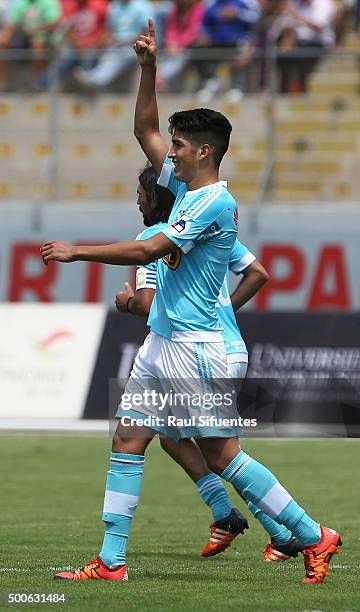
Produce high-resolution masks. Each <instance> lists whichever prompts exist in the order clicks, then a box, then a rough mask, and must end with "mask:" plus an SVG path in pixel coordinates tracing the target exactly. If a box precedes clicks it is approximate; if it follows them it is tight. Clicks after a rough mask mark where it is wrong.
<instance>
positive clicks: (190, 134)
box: [169, 108, 232, 168]
mask: <svg viewBox="0 0 360 612" xmlns="http://www.w3.org/2000/svg"><path fill="white" fill-rule="evenodd" d="M231 130H232V126H231V123H230V121H229V120H228V119H226V117H225V116H224V115H222V114H221V113H218V112H217V111H214V110H210V109H209V108H195V109H193V110H186V111H179V112H177V113H174V114H173V115H171V117H169V132H170V134H171V135H172V136H173V135H174V132H175V131H178V132H180V133H181V134H184V136H185V137H186V138H188V139H189V140H190V142H192V143H194V144H197V145H202V144H205V143H207V144H209V145H210V146H212V147H213V148H214V151H215V152H214V163H215V166H216V167H217V168H218V167H219V166H220V163H221V160H222V158H223V157H224V155H225V153H226V151H227V150H228V147H229V141H230V134H231Z"/></svg>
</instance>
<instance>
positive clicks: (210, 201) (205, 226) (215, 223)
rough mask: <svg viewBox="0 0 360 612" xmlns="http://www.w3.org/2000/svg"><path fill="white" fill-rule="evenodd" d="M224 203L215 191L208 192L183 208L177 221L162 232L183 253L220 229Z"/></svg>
mask: <svg viewBox="0 0 360 612" xmlns="http://www.w3.org/2000/svg"><path fill="white" fill-rule="evenodd" d="M223 215H224V203H223V202H222V200H221V197H219V193H217V192H216V191H214V192H210V193H209V194H206V196H203V197H201V198H200V199H199V202H198V203H192V206H191V207H190V208H189V209H188V210H184V211H183V212H182V214H181V216H180V218H179V219H177V221H175V222H174V223H173V224H172V225H169V226H168V227H166V228H165V229H163V230H162V232H163V233H164V234H165V236H167V238H169V240H171V241H172V242H174V244H176V246H178V247H179V248H180V249H181V250H182V251H183V253H184V254H186V253H188V252H189V251H191V249H192V248H193V247H194V246H195V245H196V244H199V243H202V242H206V240H209V239H210V238H213V237H214V236H218V235H219V234H220V233H221V231H222V227H221V226H222V223H221V217H223Z"/></svg>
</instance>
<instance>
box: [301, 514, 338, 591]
mask: <svg viewBox="0 0 360 612" xmlns="http://www.w3.org/2000/svg"><path fill="white" fill-rule="evenodd" d="M320 529H321V538H320V542H318V543H317V544H312V545H311V546H307V547H306V548H304V551H303V552H304V565H305V574H306V577H305V578H304V581H303V582H304V583H305V584H319V583H321V582H323V581H324V579H325V577H326V576H328V575H329V572H328V567H329V563H330V560H331V557H332V556H333V555H337V554H338V552H339V550H338V546H341V545H342V541H341V538H340V536H339V534H338V533H337V531H334V529H329V528H328V527H323V526H322V525H321V526H320Z"/></svg>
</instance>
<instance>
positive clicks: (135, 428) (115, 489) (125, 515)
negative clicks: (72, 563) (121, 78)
mask: <svg viewBox="0 0 360 612" xmlns="http://www.w3.org/2000/svg"><path fill="white" fill-rule="evenodd" d="M134 47H135V51H136V53H137V55H138V59H139V63H140V65H141V80H140V87H139V93H138V98H137V104H136V111H135V132H136V136H137V138H138V140H139V142H140V144H141V146H142V148H143V149H144V151H145V154H146V155H147V157H148V159H149V160H150V161H151V162H152V165H153V166H154V167H155V170H156V171H157V172H160V171H161V176H160V182H161V184H162V185H163V186H164V187H167V188H169V189H170V190H172V191H173V193H174V195H175V196H176V200H175V204H174V206H173V208H172V211H171V214H170V218H169V225H168V226H167V228H166V229H165V230H163V231H162V232H160V233H159V234H156V235H155V236H153V237H152V238H149V239H147V240H135V241H128V242H122V243H117V244H114V245H102V246H73V245H69V244H67V243H64V242H59V241H47V242H45V243H44V244H43V245H42V247H41V252H42V257H43V261H44V263H45V264H46V265H47V264H48V263H49V262H50V261H52V260H56V261H60V262H72V261H97V262H100V263H109V264H115V265H139V264H140V265H143V264H147V263H150V262H151V261H155V260H159V259H161V261H159V263H158V270H157V290H156V294H155V298H154V301H153V303H152V305H151V310H150V316H149V324H150V327H151V332H150V334H149V336H147V338H146V339H145V342H144V345H143V346H142V347H141V348H140V350H139V352H138V354H137V357H136V359H135V362H134V366H133V370H132V372H131V375H130V378H129V381H128V384H127V386H126V389H125V393H124V395H128V396H129V397H130V399H132V400H133V404H132V405H131V409H130V411H127V410H125V409H126V408H127V406H125V404H124V395H123V398H122V403H121V405H120V407H119V409H118V412H117V416H118V417H119V424H118V427H117V430H116V432H115V434H114V438H113V447H112V453H111V461H110V470H109V472H108V478H107V483H106V492H105V500H104V511H103V519H104V522H105V534H104V540H103V546H102V549H101V551H100V553H99V555H98V556H97V557H96V559H94V560H93V561H90V562H89V563H87V564H86V565H85V566H84V567H82V568H79V569H77V570H75V571H69V572H60V573H58V574H56V576H55V577H56V578H59V579H65V580H89V579H106V580H118V581H125V580H127V579H128V575H127V568H126V564H125V557H126V547H127V541H128V535H129V530H130V525H131V520H132V517H133V515H134V512H135V510H136V507H137V505H138V502H139V496H140V487H141V480H142V475H143V470H144V461H145V456H144V455H145V451H146V448H147V446H148V445H149V444H150V442H151V440H152V439H153V437H154V435H155V433H156V431H161V432H162V433H167V434H168V435H170V437H173V439H175V440H177V439H178V438H180V437H195V439H196V442H197V444H198V446H199V447H200V450H201V452H202V454H203V456H204V458H205V460H206V463H207V464H208V466H209V467H210V469H211V470H212V471H213V472H215V473H217V474H219V475H220V476H221V477H222V478H223V479H225V480H227V481H229V482H230V483H231V484H232V485H233V486H234V488H235V489H236V491H238V493H239V494H240V495H242V496H244V497H245V498H246V499H249V500H250V501H251V502H253V503H254V504H255V505H257V506H258V507H259V508H260V510H263V511H264V512H266V513H267V514H268V515H270V517H271V518H274V519H275V520H276V521H277V522H279V523H280V524H282V525H285V527H287V529H289V531H291V532H292V534H293V535H294V536H295V537H296V538H297V539H298V541H299V542H301V543H302V545H303V547H304V548H303V552H304V562H305V570H306V577H305V582H307V583H319V582H323V580H324V578H325V576H326V575H327V570H328V565H329V561H330V559H331V557H332V556H333V554H334V553H336V552H337V548H338V545H339V544H340V543H341V542H340V536H339V534H338V533H337V532H336V531H334V530H331V529H328V528H327V527H323V526H320V524H319V523H317V522H315V521H314V520H313V519H312V518H311V517H310V516H308V515H307V514H306V512H305V510H304V509H303V508H301V507H300V506H299V505H298V504H297V503H296V501H295V500H294V499H293V498H292V497H291V495H290V494H289V493H288V492H287V491H286V490H285V489H284V487H283V486H282V485H281V484H280V483H279V482H278V481H277V479H276V478H275V476H274V475H273V474H272V473H271V472H270V471H269V470H267V468H265V467H264V466H263V465H261V464H260V463H258V462H257V461H255V460H254V459H252V458H251V457H250V456H249V455H247V454H246V453H245V452H244V451H242V450H241V449H240V446H239V443H238V438H237V433H238V430H237V428H236V427H234V428H231V427H227V428H225V427H224V428H220V427H218V428H201V427H197V428H192V427H190V428H187V429H186V430H185V431H180V430H179V429H178V428H173V429H169V428H167V429H166V428H165V432H164V428H163V427H162V426H157V425H156V424H154V425H151V426H150V427H146V426H145V425H144V424H141V423H146V422H147V417H148V416H149V407H148V405H147V404H146V403H145V401H144V402H143V403H142V404H141V406H140V407H139V405H138V404H137V402H135V401H134V400H135V398H136V400H137V399H138V394H141V395H142V396H143V397H144V391H145V390H147V389H148V387H147V386H146V382H148V381H146V379H151V380H152V382H153V383H154V386H155V387H157V386H158V387H159V388H160V389H162V387H161V384H162V382H163V381H164V380H166V379H168V380H169V379H170V380H171V381H172V383H173V384H174V386H175V385H178V386H179V387H180V388H184V386H185V387H186V386H190V387H191V385H190V384H189V383H191V381H193V382H194V385H193V386H195V383H196V382H198V383H199V384H204V386H205V387H208V385H209V384H213V383H214V381H216V380H219V379H223V380H225V379H228V372H227V366H226V353H225V345H224V342H223V337H222V334H221V326H220V322H219V319H218V316H217V314H216V301H217V297H218V295H219V291H220V288H221V285H222V283H223V279H224V277H225V273H226V271H227V267H228V263H229V260H230V255H231V250H232V247H233V245H234V242H235V240H236V234H237V206H236V202H235V201H234V199H233V198H232V196H231V195H230V194H229V192H228V191H227V187H226V184H224V183H223V182H221V181H219V166H220V163H221V160H222V158H223V156H224V154H225V153H226V151H227V148H228V144H229V139H230V133H231V125H230V123H229V121H228V120H227V119H226V118H225V117H224V116H223V115H222V114H221V113H217V112H215V111H211V110H209V109H195V110H192V111H182V112H178V113H174V114H173V115H172V116H171V117H170V120H169V124H170V126H169V131H170V134H171V142H172V145H171V149H170V151H169V153H168V156H167V157H166V152H167V146H166V144H165V141H164V140H163V139H162V137H161V135H160V131H159V124H158V113H157V105H156V96H155V76H156V40H155V32H154V26H153V21H152V20H149V33H148V36H142V37H140V39H139V40H138V41H137V42H136V43H135V46H134ZM161 168H162V170H161ZM162 258H163V259H162ZM181 383H183V386H182V387H181ZM124 412H125V414H130V416H132V417H133V416H134V417H139V418H140V422H139V420H137V421H136V423H135V424H133V425H131V426H128V425H127V426H125V425H124V423H123V421H122V417H123V415H124ZM150 414H151V413H150ZM141 419H142V421H141ZM194 430H195V431H194ZM209 436H212V437H209Z"/></svg>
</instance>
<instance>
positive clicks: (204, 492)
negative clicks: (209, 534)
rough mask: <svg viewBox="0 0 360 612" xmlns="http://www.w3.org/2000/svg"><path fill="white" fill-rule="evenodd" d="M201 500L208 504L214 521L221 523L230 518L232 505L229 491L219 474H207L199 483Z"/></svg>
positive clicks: (197, 484)
mask: <svg viewBox="0 0 360 612" xmlns="http://www.w3.org/2000/svg"><path fill="white" fill-rule="evenodd" d="M196 486H197V488H198V492H199V495H200V497H201V499H202V500H203V501H204V502H205V504H207V505H208V506H209V507H210V508H211V511H212V513H213V517H214V521H219V520H221V519H223V518H225V517H227V516H229V514H230V512H231V510H232V505H231V503H230V500H229V496H228V494H227V491H226V489H225V487H224V485H223V483H222V482H221V480H220V477H219V476H218V475H217V474H207V475H206V476H203V477H202V478H200V480H198V481H197V483H196Z"/></svg>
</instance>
